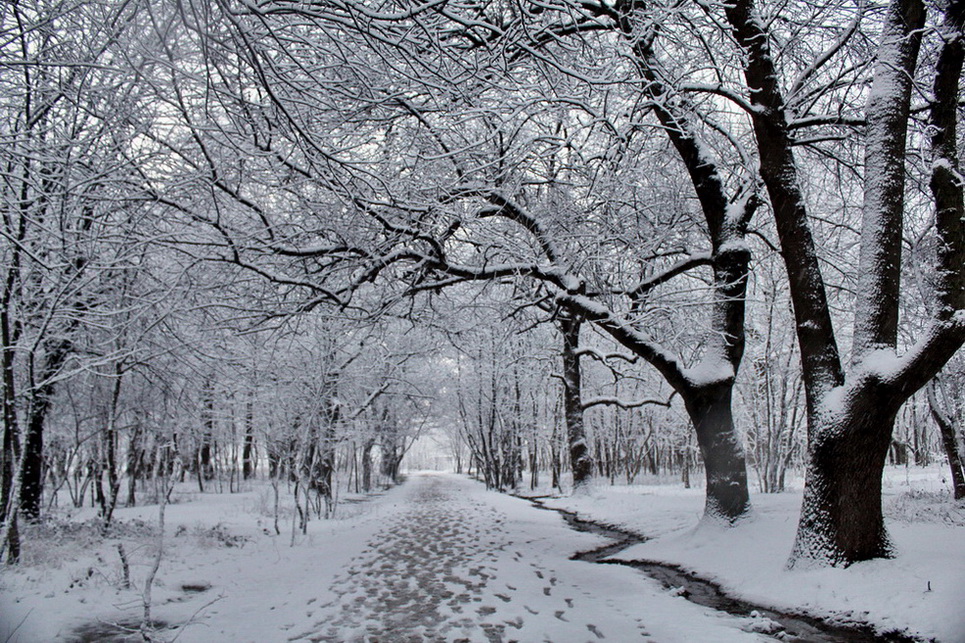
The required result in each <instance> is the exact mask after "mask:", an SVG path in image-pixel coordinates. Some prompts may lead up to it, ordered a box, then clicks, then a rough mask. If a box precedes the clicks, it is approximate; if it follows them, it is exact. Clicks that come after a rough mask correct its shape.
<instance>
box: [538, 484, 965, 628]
mask: <svg viewBox="0 0 965 643" xmlns="http://www.w3.org/2000/svg"><path fill="white" fill-rule="evenodd" d="M945 476H947V474H946V473H945V469H944V468H942V467H937V466H936V467H929V468H918V467H910V468H905V467H894V468H889V469H888V470H887V471H886V477H885V480H884V511H885V516H886V522H887V526H888V529H889V533H890V534H891V537H892V540H893V543H894V545H895V547H896V552H897V556H896V557H895V558H894V559H892V560H877V561H870V562H865V563H859V564H856V565H852V566H851V567H849V568H847V569H819V570H815V569H811V570H797V569H796V570H793V571H788V570H785V569H784V565H785V562H786V561H787V556H788V553H789V552H790V550H791V546H792V544H793V540H794V532H795V529H796V527H797V515H798V511H799V509H800V503H801V493H800V491H799V490H798V491H789V492H786V493H781V494H753V496H752V502H753V505H754V511H753V515H752V516H751V518H750V519H748V520H746V521H744V522H743V523H742V524H740V525H739V526H737V527H733V528H726V527H721V526H719V525H713V524H702V523H700V516H701V513H702V510H703V501H704V498H703V493H702V490H701V488H700V481H695V482H694V484H695V488H693V489H689V490H688V489H683V488H682V486H681V485H679V484H672V485H668V484H653V485H639V486H636V485H635V486H629V487H626V486H615V487H611V486H608V485H607V486H604V485H598V486H594V487H592V488H591V489H590V491H589V493H586V494H583V495H579V496H572V497H564V498H556V499H551V500H548V501H547V502H546V505H547V506H551V507H557V508H565V509H568V510H571V511H575V512H576V513H578V514H579V515H580V516H581V517H584V518H588V519H590V520H594V521H598V522H602V523H606V524H609V525H614V526H619V527H623V528H626V529H628V530H630V531H633V532H635V533H637V534H640V535H644V536H647V537H650V538H652V540H650V541H648V542H646V543H643V544H640V545H636V546H634V547H631V548H629V549H627V550H624V551H623V552H621V553H620V554H618V555H617V556H616V558H619V559H624V560H652V561H658V562H666V563H672V564H675V565H679V566H680V567H682V568H684V569H686V570H688V571H692V572H695V573H697V574H698V575H699V576H700V577H702V578H705V579H709V580H713V581H715V582H716V583H718V584H719V585H721V586H722V587H723V588H724V589H725V590H726V591H727V592H728V593H729V594H732V595H734V596H736V597H740V598H744V599H746V600H749V601H751V602H754V603H757V604H760V605H763V606H768V607H774V608H777V609H782V610H786V611H792V612H797V613H809V614H813V615H818V616H822V617H825V618H830V619H832V620H837V621H842V622H854V621H859V622H865V623H870V624H872V625H874V626H875V628H876V629H877V630H878V631H880V632H889V631H895V630H897V631H904V632H907V633H909V634H912V635H914V636H916V637H920V638H924V639H931V638H933V639H936V640H938V641H942V642H944V643H963V642H965V609H963V606H965V503H962V502H958V503H955V502H954V501H953V500H951V497H950V494H949V492H948V484H947V482H946V481H945V479H944V478H945ZM798 486H800V485H798Z"/></svg>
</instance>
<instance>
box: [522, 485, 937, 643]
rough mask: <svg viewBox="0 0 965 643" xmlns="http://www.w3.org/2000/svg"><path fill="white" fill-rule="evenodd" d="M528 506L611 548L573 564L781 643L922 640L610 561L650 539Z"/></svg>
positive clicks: (637, 563)
mask: <svg viewBox="0 0 965 643" xmlns="http://www.w3.org/2000/svg"><path fill="white" fill-rule="evenodd" d="M520 497H521V498H523V499H525V500H529V501H530V502H531V503H532V504H533V506H535V507H538V508H540V509H545V510H546V511H555V512H556V513H558V514H560V515H561V516H562V517H563V519H564V520H565V521H566V523H567V525H569V526H570V527H572V528H573V529H575V530H576V531H581V532H586V533H592V534H598V535H600V536H605V537H606V538H609V539H611V540H613V541H614V542H612V543H610V544H607V545H604V546H602V547H598V548H596V549H591V550H589V551H584V552H579V553H577V554H575V555H574V556H573V557H572V560H580V561H584V562H588V563H597V564H603V565H624V566H626V567H632V568H634V569H637V570H639V571H641V572H643V573H644V574H646V575H647V576H649V577H650V578H653V579H655V580H657V581H659V582H660V583H661V584H662V585H663V586H664V587H666V588H667V589H675V590H677V591H678V592H679V593H680V596H683V597H684V598H686V599H687V600H688V601H690V602H692V603H696V604H698V605H702V606H704V607H709V608H711V609H715V610H719V611H722V612H726V613H728V614H733V615H734V616H745V617H746V616H752V615H756V616H758V617H759V618H760V619H761V622H762V623H766V622H767V621H770V623H771V625H770V627H768V628H767V630H766V631H763V632H761V633H762V634H767V635H769V636H772V637H774V638H775V639H777V640H781V641H792V642H800V643H805V642H806V643H922V641H921V639H916V638H913V637H910V636H908V635H906V634H903V633H900V632H886V633H876V632H875V631H874V629H873V628H872V627H871V626H868V625H861V624H853V625H846V626H845V625H840V624H834V623H828V622H826V621H823V620H821V619H818V618H814V617H812V616H807V615H804V614H793V613H789V612H781V611H778V610H774V609H771V608H768V607H763V606H761V605H755V604H754V603H750V602H748V601H745V600H741V599H737V598H734V597H733V596H728V595H727V594H725V593H724V591H723V590H722V589H721V588H720V586H719V585H717V584H716V583H714V582H712V581H709V580H706V579H702V578H699V577H698V576H695V575H694V574H692V573H690V572H687V571H686V570H683V569H681V568H679V567H677V566H675V565H670V564H667V563H659V562H656V561H647V560H632V561H631V560H613V559H612V558H611V556H615V555H616V554H618V553H620V552H622V551H623V550H625V549H627V548H629V547H632V546H633V545H638V544H640V543H643V542H646V541H647V540H649V539H648V538H646V537H644V536H641V535H639V534H634V533H632V532H629V531H626V530H624V529H619V528H617V527H612V526H609V525H603V524H600V523H596V522H592V521H589V520H585V519H582V518H579V517H578V516H577V515H576V514H575V513H573V512H571V511H567V510H565V509H557V508H553V507H547V506H546V505H544V504H543V503H542V502H541V499H540V498H531V497H526V496H520Z"/></svg>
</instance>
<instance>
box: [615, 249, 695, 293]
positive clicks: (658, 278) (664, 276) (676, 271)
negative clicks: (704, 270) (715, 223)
mask: <svg viewBox="0 0 965 643" xmlns="http://www.w3.org/2000/svg"><path fill="white" fill-rule="evenodd" d="M711 263H713V257H712V256H711V254H710V253H709V252H701V253H698V254H695V255H691V256H689V257H687V258H686V259H681V260H680V261H678V262H677V263H675V264H674V265H673V266H671V267H670V268H668V269H667V270H664V271H663V272H661V273H658V274H656V275H654V276H652V277H649V278H647V279H644V280H643V281H641V282H640V283H639V284H637V286H636V287H635V288H634V289H633V290H631V291H629V292H628V293H627V294H628V295H629V296H630V297H631V298H632V299H640V298H641V297H643V296H644V295H646V294H647V293H648V292H650V291H651V290H653V289H654V288H656V287H657V286H659V285H660V284H663V283H666V282H668V281H670V280H671V279H673V278H674V277H676V276H677V275H680V274H683V273H685V272H687V271H688V270H691V269H693V268H696V267H698V266H707V265H710V264H711Z"/></svg>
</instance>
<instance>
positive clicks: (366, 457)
mask: <svg viewBox="0 0 965 643" xmlns="http://www.w3.org/2000/svg"><path fill="white" fill-rule="evenodd" d="M374 446H375V439H374V438H368V439H367V440H366V441H365V443H364V444H363V445H362V491H365V492H366V493H368V492H369V491H372V448H373V447H374ZM457 473H458V472H457Z"/></svg>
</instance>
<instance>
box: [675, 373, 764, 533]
mask: <svg viewBox="0 0 965 643" xmlns="http://www.w3.org/2000/svg"><path fill="white" fill-rule="evenodd" d="M732 392H733V385H732V383H730V382H724V383H721V384H714V385H710V386H706V387H703V388H700V389H696V390H695V391H694V392H693V393H691V394H690V395H688V396H686V397H685V398H684V404H685V406H686V407H687V412H688V413H689V414H690V418H691V421H692V422H693V424H694V427H695V429H696V433H697V445H698V446H699V447H700V455H701V457H702V459H703V461H704V469H705V471H706V475H707V481H706V487H707V494H706V498H705V501H704V516H705V517H706V518H710V519H717V518H723V519H725V520H726V521H727V522H734V521H735V520H738V519H739V518H741V517H742V516H744V514H746V513H747V510H748V509H749V508H750V495H749V493H748V489H747V465H746V463H745V458H744V447H743V444H742V441H741V439H740V436H739V434H738V433H737V430H736V427H735V426H734V416H733V412H732V408H731V397H732Z"/></svg>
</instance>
